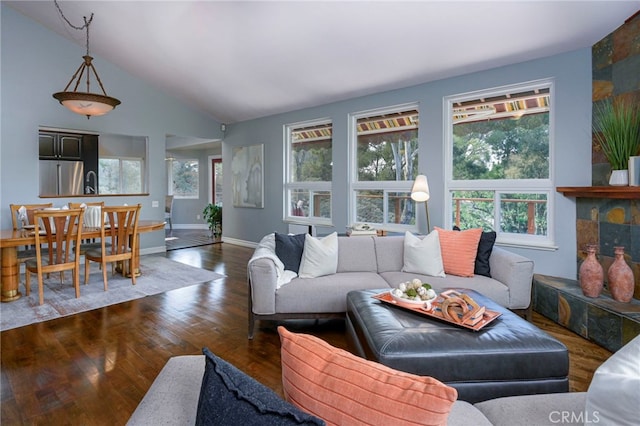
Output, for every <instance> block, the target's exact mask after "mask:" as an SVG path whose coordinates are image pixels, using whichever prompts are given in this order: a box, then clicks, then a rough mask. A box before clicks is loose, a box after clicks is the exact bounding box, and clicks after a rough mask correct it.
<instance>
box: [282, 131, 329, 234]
mask: <svg viewBox="0 0 640 426" xmlns="http://www.w3.org/2000/svg"><path fill="white" fill-rule="evenodd" d="M332 138H333V128H332V123H331V121H330V120H317V121H310V122H304V123H296V124H290V125H287V126H285V140H286V147H285V155H286V160H285V167H286V172H285V207H284V217H285V220H286V221H288V222H294V223H309V224H318V225H321V224H331V180H332V168H333V162H332Z"/></svg>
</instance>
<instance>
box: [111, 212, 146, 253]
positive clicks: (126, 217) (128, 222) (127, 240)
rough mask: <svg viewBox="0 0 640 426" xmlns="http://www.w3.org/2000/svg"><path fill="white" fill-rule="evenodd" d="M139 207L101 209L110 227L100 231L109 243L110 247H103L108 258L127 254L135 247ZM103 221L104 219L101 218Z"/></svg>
mask: <svg viewBox="0 0 640 426" xmlns="http://www.w3.org/2000/svg"><path fill="white" fill-rule="evenodd" d="M140 208H141V205H140V204H138V205H135V206H109V207H105V208H104V209H103V212H104V216H106V218H107V221H108V224H109V225H110V226H108V227H105V226H103V227H102V229H103V231H104V233H105V236H106V237H107V239H110V241H111V247H110V248H108V247H105V249H106V250H107V249H108V251H105V253H107V252H108V253H109V255H110V256H116V255H121V254H126V253H129V252H130V251H131V250H132V249H133V247H135V240H136V238H137V237H138V219H139V213H140ZM103 220H104V218H103Z"/></svg>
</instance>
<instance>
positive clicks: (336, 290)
mask: <svg viewBox="0 0 640 426" xmlns="http://www.w3.org/2000/svg"><path fill="white" fill-rule="evenodd" d="M354 238H360V237H354ZM386 287H388V284H387V282H386V281H385V280H384V279H383V278H382V277H381V276H380V275H378V274H376V273H375V272H340V273H338V274H334V275H325V276H323V277H317V278H295V279H293V280H291V282H290V283H289V284H287V285H285V286H282V287H281V288H279V289H278V291H277V292H276V295H275V306H276V313H328V312H346V311H347V293H348V292H350V291H351V290H356V289H359V290H364V289H374V288H378V289H379V288H386Z"/></svg>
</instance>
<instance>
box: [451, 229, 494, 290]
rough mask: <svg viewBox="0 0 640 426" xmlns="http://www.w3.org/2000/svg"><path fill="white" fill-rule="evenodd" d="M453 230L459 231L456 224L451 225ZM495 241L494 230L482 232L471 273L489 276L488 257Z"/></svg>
mask: <svg viewBox="0 0 640 426" xmlns="http://www.w3.org/2000/svg"><path fill="white" fill-rule="evenodd" d="M453 230H454V231H459V230H460V228H458V227H457V226H454V227H453ZM495 242H496V232H495V231H490V232H483V233H482V235H481V236H480V242H479V243H478V253H477V254H476V263H475V268H474V271H473V273H474V274H475V275H484V276H485V277H489V278H491V267H490V266H489V258H490V257H491V252H492V251H493V245H494V244H495Z"/></svg>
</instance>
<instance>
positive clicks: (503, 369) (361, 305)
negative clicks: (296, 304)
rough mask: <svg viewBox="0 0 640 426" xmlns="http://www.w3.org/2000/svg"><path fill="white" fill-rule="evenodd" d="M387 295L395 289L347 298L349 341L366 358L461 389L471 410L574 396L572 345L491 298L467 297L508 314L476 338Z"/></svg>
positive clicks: (473, 294) (354, 293)
mask: <svg viewBox="0 0 640 426" xmlns="http://www.w3.org/2000/svg"><path fill="white" fill-rule="evenodd" d="M384 291H389V289H382V290H362V291H352V292H349V293H348V294H347V332H348V338H349V340H350V343H351V345H352V346H353V347H354V348H355V350H356V352H357V354H358V355H360V356H362V357H363V358H366V359H369V360H372V361H377V362H379V363H381V364H384V365H386V366H388V367H391V368H394V369H397V370H400V371H406V372H409V373H414V374H418V375H421V376H432V377H435V378H436V379H438V380H440V381H441V382H444V383H446V384H448V385H450V386H452V387H454V388H456V389H457V390H458V398H459V399H461V400H464V401H468V402H471V403H476V402H479V401H484V400H488V399H492V398H497V397H502V396H510V395H526V394H537V393H553V392H568V390H569V380H568V378H567V376H568V374H569V354H568V351H567V348H566V347H565V345H564V344H563V343H562V342H560V341H558V340H557V339H555V338H554V337H552V336H550V335H549V334H547V333H545V332H544V331H542V330H540V329H539V328H538V327H536V326H535V325H533V324H531V323H529V322H527V321H525V320H524V319H522V318H521V317H519V316H518V315H516V314H514V313H513V312H511V311H509V310H508V309H506V308H503V307H502V306H500V305H498V304H497V303H495V302H493V301H492V300H491V299H489V298H487V297H484V296H482V295H481V294H479V293H477V292H474V291H470V290H462V289H461V290H460V291H464V292H465V293H467V294H469V296H471V297H472V298H473V299H474V300H475V301H476V302H478V303H479V304H480V305H484V306H486V308H487V309H490V310H493V311H497V312H500V313H501V315H500V317H499V318H497V319H495V320H494V321H493V322H491V323H490V324H488V325H486V326H485V327H484V328H482V329H481V330H480V331H472V330H469V329H466V328H462V327H459V326H456V325H453V324H449V323H446V322H443V321H439V320H437V319H433V318H429V317H425V316H422V315H420V314H417V313H415V312H410V311H407V310H404V309H402V308H399V307H395V306H390V305H388V304H385V303H382V302H380V301H378V300H376V299H374V298H373V297H372V296H374V295H376V294H378V293H382V292H384Z"/></svg>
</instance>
